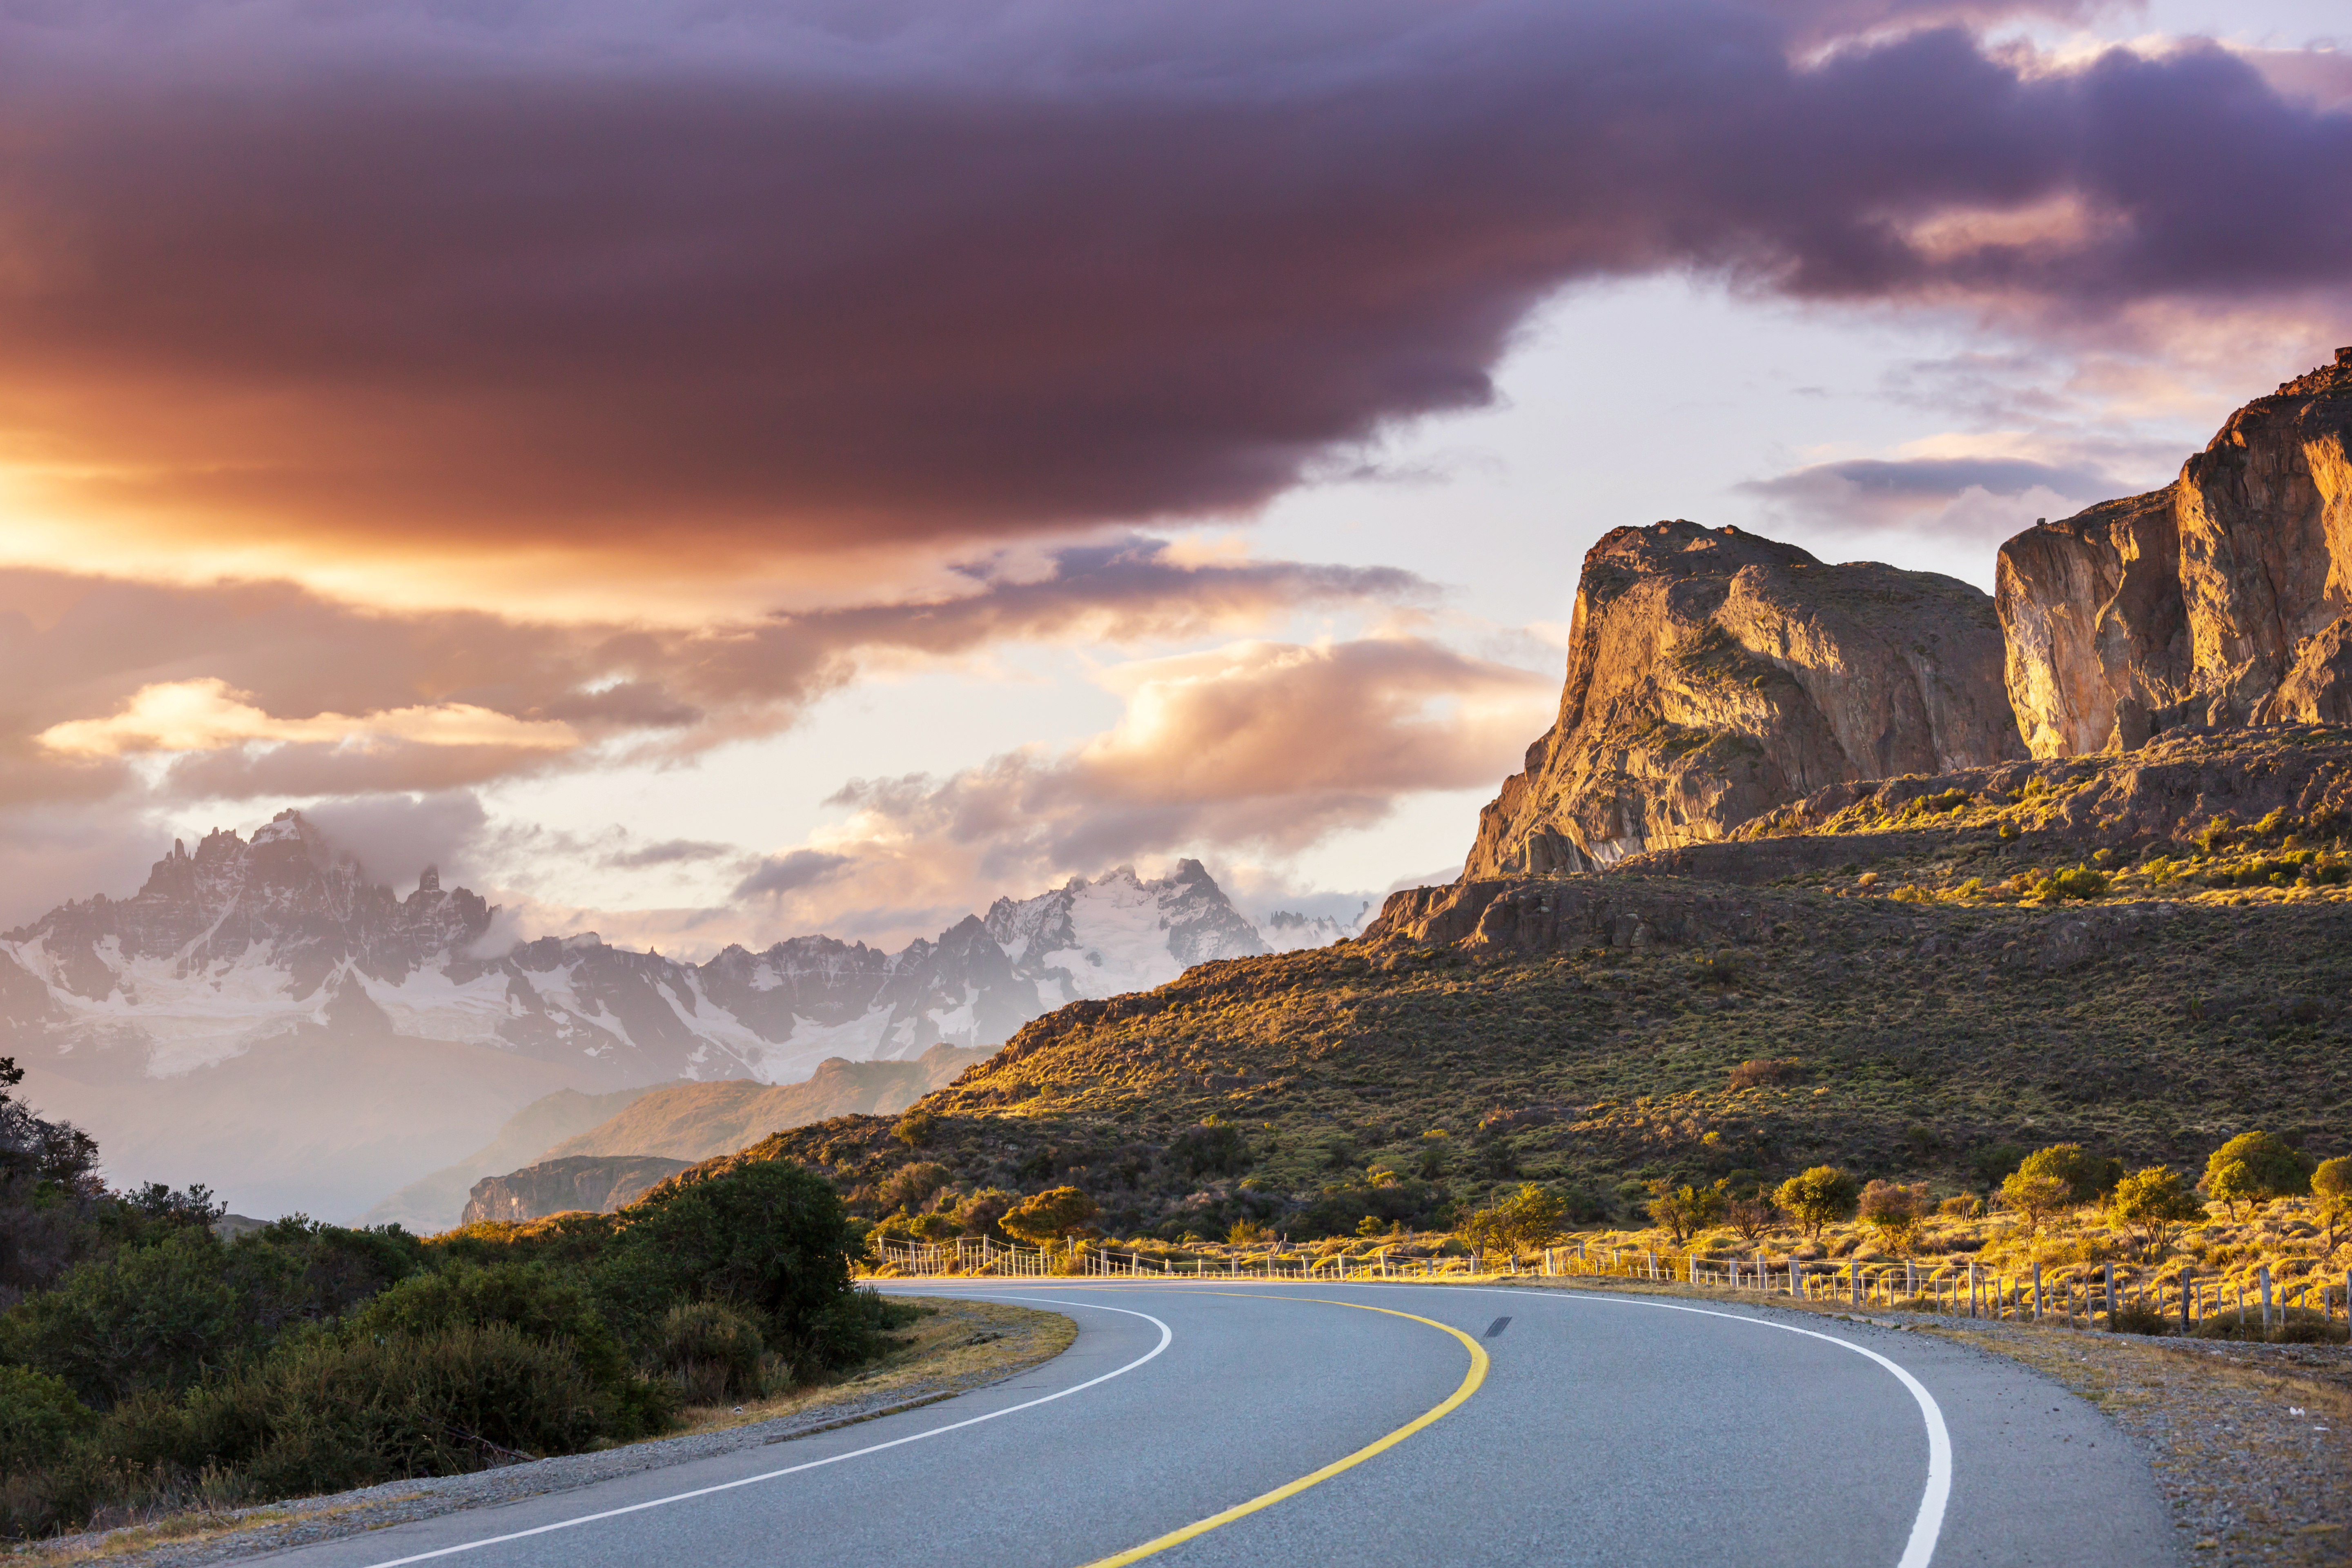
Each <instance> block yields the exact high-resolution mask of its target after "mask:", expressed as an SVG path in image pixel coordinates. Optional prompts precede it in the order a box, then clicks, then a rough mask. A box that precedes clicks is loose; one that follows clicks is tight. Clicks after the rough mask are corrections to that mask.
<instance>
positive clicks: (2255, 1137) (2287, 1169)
mask: <svg viewBox="0 0 2352 1568" xmlns="http://www.w3.org/2000/svg"><path fill="white" fill-rule="evenodd" d="M2232 1164H2241V1165H2243V1166H2244V1167H2245V1171H2244V1172H2243V1173H2242V1174H2236V1175H2232V1176H2231V1177H2230V1178H2229V1184H2230V1186H2231V1190H2232V1191H2233V1192H2235V1193H2237V1194H2239V1195H2238V1196H2236V1197H2234V1198H2223V1197H2221V1194H2220V1193H2218V1192H2214V1190H2213V1182H2214V1180H2215V1178H2217V1177H2219V1176H2220V1175H2221V1173H2222V1172H2223V1171H2224V1170H2226V1169H2227V1168H2228V1167H2229V1166H2231V1165H2232ZM2205 1190H2206V1191H2208V1192H2210V1193H2213V1195H2214V1197H2216V1198H2218V1199H2220V1200H2221V1202H2223V1203H2226V1204H2229V1205H2231V1209H2232V1211H2233V1212H2234V1210H2235V1208H2236V1205H2238V1204H2241V1203H2254V1204H2263V1203H2268V1202H2269V1201H2270V1200H2271V1199H2273V1198H2293V1197H2301V1196H2302V1195H2303V1194H2305V1193H2307V1192H2309V1191H2310V1190H2311V1162H2310V1161H2309V1160H2307V1159H2305V1157H2304V1154H2303V1151H2301V1150H2300V1149H2295V1148H2291V1147H2290V1146H2289V1145H2288V1144H2287V1142H2286V1141H2285V1140H2284V1139H2281V1138H2275V1137H2273V1136H2272V1135H2271V1134H2270V1133H2267V1132H2241V1133H2239V1134H2238V1135H2237V1136H2236V1137H2235V1138H2232V1139H2231V1140H2230V1141H2229V1142H2227V1143H2224V1144H2222V1145H2221V1147H2220V1148H2219V1149H2216V1150H2214V1151H2213V1153H2212V1157H2211V1158H2210V1159H2208V1160H2207V1161H2206V1162H2205Z"/></svg>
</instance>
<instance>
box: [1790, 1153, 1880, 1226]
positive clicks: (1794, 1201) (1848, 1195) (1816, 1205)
mask: <svg viewBox="0 0 2352 1568" xmlns="http://www.w3.org/2000/svg"><path fill="white" fill-rule="evenodd" d="M1861 1199H1862V1188H1861V1185H1860V1184H1858V1183H1856V1182H1855V1181H1854V1179H1853V1177H1852V1176H1850V1175H1848V1174H1846V1173H1844V1172H1843V1171H1841V1170H1839V1169H1838V1168H1837V1167H1836V1166H1834V1165H1815V1166H1814V1167H1813V1168H1812V1169H1811V1170H1809V1171H1806V1172H1804V1173H1802V1174H1800V1175H1795V1176H1791V1177H1790V1178H1789V1179H1788V1180H1787V1181H1785V1182H1782V1183H1781V1184H1780V1187H1779V1189H1778V1190H1777V1191H1775V1192H1774V1193H1773V1194H1772V1201H1773V1202H1774V1203H1776V1204H1778V1205H1780V1208H1781V1210H1782V1212H1783V1213H1785V1214H1787V1215H1789V1217H1790V1218H1791V1219H1793V1220H1795V1221H1796V1222H1797V1223H1798V1224H1799V1225H1801V1226H1804V1227H1805V1230H1806V1232H1807V1234H1809V1235H1811V1236H1813V1237H1819V1236H1820V1235H1821V1234H1822V1226H1827V1225H1831V1224H1832V1223H1834V1222H1836V1221H1838V1220H1842V1219H1851V1218H1853V1211H1854V1206H1855V1205H1857V1204H1858V1203H1860V1202H1861Z"/></svg>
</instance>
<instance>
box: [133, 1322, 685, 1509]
mask: <svg viewBox="0 0 2352 1568" xmlns="http://www.w3.org/2000/svg"><path fill="white" fill-rule="evenodd" d="M118 1414H119V1416H120V1417H122V1418H124V1419H118V1420H117V1421H115V1422H113V1423H110V1427H111V1428H112V1429H111V1430H110V1431H107V1432H104V1433H101V1435H100V1442H101V1443H102V1444H103V1445H104V1446H105V1447H107V1448H109V1449H110V1450H112V1451H114V1452H117V1453H121V1454H122V1455H123V1457H125V1458H130V1459H131V1460H132V1461H133V1462H134V1463H137V1462H139V1461H142V1460H144V1461H146V1462H148V1463H150V1464H156V1463H160V1464H164V1465H175V1466H177V1467H178V1468H181V1469H184V1470H188V1471H194V1470H195V1469H198V1468H202V1467H203V1466H204V1465H205V1464H206V1463H213V1464H221V1465H229V1466H234V1467H235V1468H237V1469H238V1470H239V1471H241V1472H242V1473H243V1474H244V1475H245V1477H246V1478H247V1479H248V1480H249V1482H250V1484H251V1485H252V1487H253V1488H254V1489H255V1490H256V1491H257V1492H259V1493H260V1494H261V1495H264V1496H269V1497H289V1496H301V1495H304V1494H309V1493H316V1492H326V1491H337V1490H341V1489H346V1488H350V1487H358V1486H367V1485H371V1484H373V1483H374V1482H376V1481H382V1480H390V1479H394V1478H396V1477H403V1476H433V1475H454V1474H457V1473H458V1472H461V1471H465V1470H475V1469H481V1468H486V1467H488V1466H489V1465H493V1464H499V1463H502V1462H505V1461H508V1460H510V1459H513V1458H520V1457H524V1456H532V1457H536V1456H541V1455H546V1454H557V1453H568V1452H572V1451H574V1450H577V1449H580V1448H584V1447H588V1445H589V1444H591V1443H593V1442H594V1441H595V1440H596V1439H598V1438H600V1437H611V1438H622V1437H632V1436H637V1435H638V1434H639V1433H640V1431H642V1430H644V1429H646V1428H647V1427H648V1426H651V1425H652V1423H651V1422H650V1421H648V1420H646V1417H645V1415H644V1413H643V1412H642V1411H640V1410H634V1409H624V1408H623V1407H622V1406H621V1405H619V1403H618V1402H616V1401H615V1400H614V1399H613V1398H612V1397H611V1395H610V1394H609V1393H608V1392H607V1391H606V1390H604V1389H602V1388H600V1387H599V1386H598V1385H597V1382H596V1380H595V1379H594V1378H593V1377H592V1376H590V1375H589V1373H587V1371H586V1370H585V1369H584V1368H583V1367H582V1365H581V1364H580V1361H579V1358H578V1357H577V1356H576V1355H574V1354H573V1353H572V1350H571V1348H570V1347H569V1346H567V1345H562V1344H556V1343H548V1342H541V1341H538V1340H533V1339H530V1338H529V1337H527V1336H526V1335H524V1334H522V1333H520V1332H519V1331H516V1330H515V1329H513V1328H512V1327H510V1326H509V1325H507V1324H503V1323H498V1324H492V1325H490V1326H489V1327H487V1328H476V1327H471V1326H465V1327H457V1328H452V1329H448V1330H446V1331H442V1332H440V1333H437V1334H434V1335H430V1336H427V1337H423V1338H412V1337H410V1336H408V1335H405V1334H395V1335H391V1336H387V1337H384V1338H381V1339H379V1338H373V1337H367V1338H355V1339H352V1340H350V1341H348V1342H344V1341H338V1340H336V1339H334V1338H333V1337H331V1336H328V1335H324V1334H320V1335H314V1336H311V1337H310V1338H309V1339H307V1340H306V1341H304V1342H300V1343H297V1344H292V1345H289V1346H288V1347H287V1348H286V1349H285V1350H284V1351H282V1352H279V1353H278V1354H277V1355H273V1356H271V1357H269V1358H268V1360H267V1361H265V1362H264V1363H262V1364H261V1365H259V1366H258V1367H257V1368H256V1369H254V1370H253V1371H252V1372H251V1373H247V1374H245V1375H242V1376H239V1377H236V1378H233V1379H231V1380H229V1381H228V1382H226V1384H221V1385H217V1386H213V1387H206V1388H202V1389H197V1390H194V1391H193V1392H192V1393H190V1394H188V1396H187V1397H186V1399H185V1400H184V1402H183V1405H182V1406H181V1408H180V1410H179V1411H178V1412H177V1419H176V1420H171V1419H165V1420H152V1419H149V1420H139V1419H137V1416H138V1415H140V1414H141V1413H139V1412H134V1411H131V1410H125V1411H122V1412H120V1413H118ZM126 1427H127V1428H129V1429H128V1430H125V1429H124V1428H126Z"/></svg>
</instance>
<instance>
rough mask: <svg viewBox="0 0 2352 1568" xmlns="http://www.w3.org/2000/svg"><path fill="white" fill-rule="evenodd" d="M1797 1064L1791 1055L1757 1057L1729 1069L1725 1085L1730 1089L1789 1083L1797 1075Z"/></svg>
mask: <svg viewBox="0 0 2352 1568" xmlns="http://www.w3.org/2000/svg"><path fill="white" fill-rule="evenodd" d="M1797 1072H1798V1066H1797V1061H1796V1058H1793V1057H1759V1058H1750V1059H1749V1060H1748V1061H1744V1062H1741V1063H1740V1064H1739V1065H1738V1067H1736V1068H1732V1069H1731V1078H1730V1080H1729V1082H1728V1084H1727V1086H1726V1087H1727V1088H1728V1089H1756V1088H1759V1087H1760V1086H1762V1085H1765V1084H1772V1083H1789V1082H1791V1081H1793V1080H1794V1079H1795V1078H1796V1077H1797Z"/></svg>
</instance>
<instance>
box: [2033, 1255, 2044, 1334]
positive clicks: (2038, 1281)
mask: <svg viewBox="0 0 2352 1568" xmlns="http://www.w3.org/2000/svg"><path fill="white" fill-rule="evenodd" d="M2033 1321H2035V1322H2037V1323H2038V1322H2040V1321H2042V1265H2041V1263H2040V1262H2038V1261H2037V1262H2036V1263H2035V1264H2034V1265H2033Z"/></svg>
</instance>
